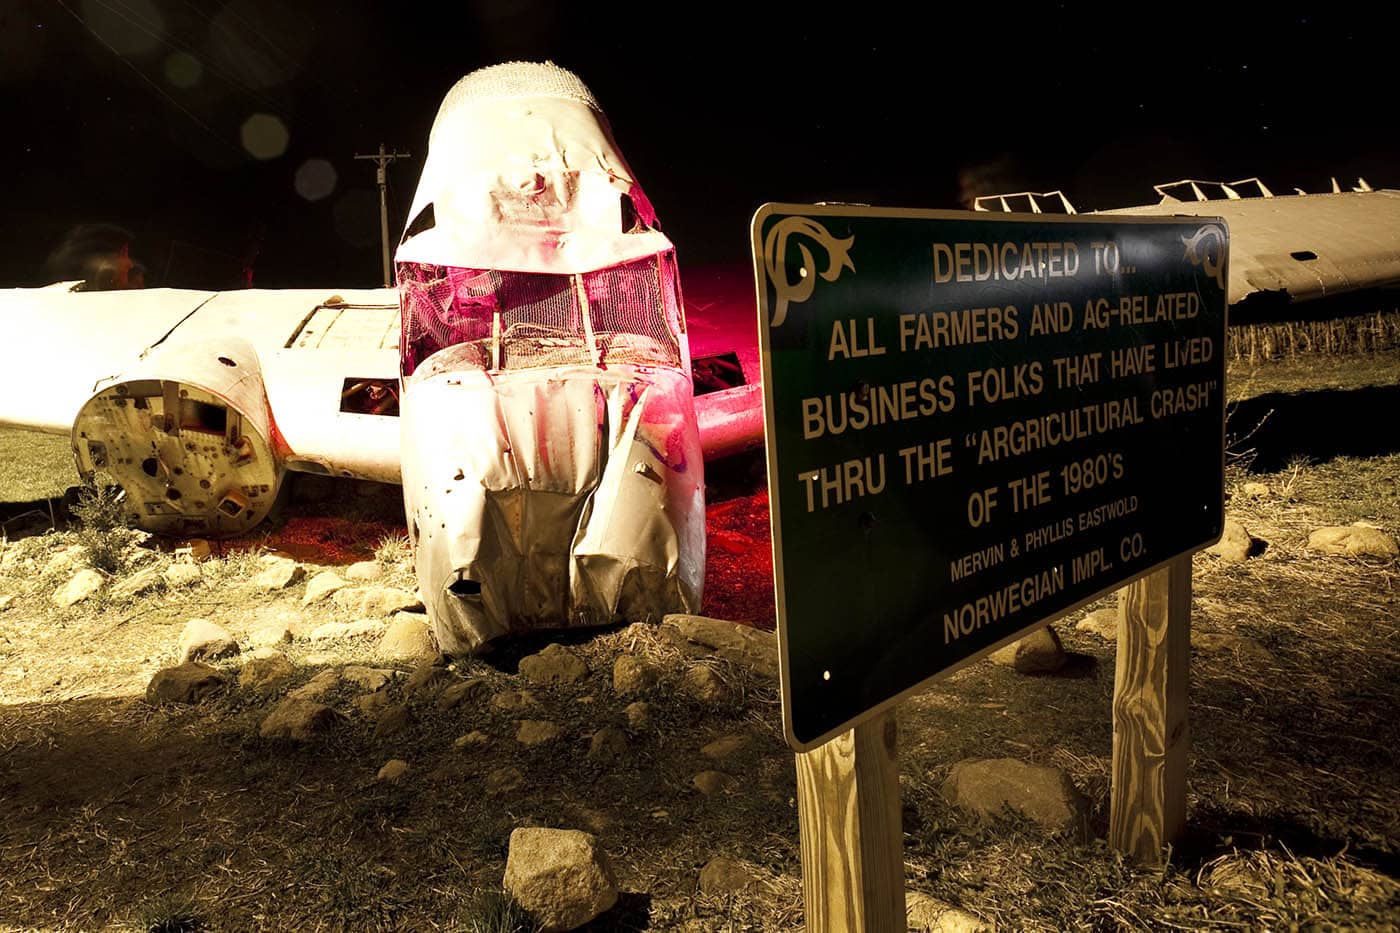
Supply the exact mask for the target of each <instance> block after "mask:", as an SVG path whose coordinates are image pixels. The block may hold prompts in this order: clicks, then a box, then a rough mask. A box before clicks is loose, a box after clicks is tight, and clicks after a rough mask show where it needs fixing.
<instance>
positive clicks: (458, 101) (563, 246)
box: [396, 62, 671, 275]
mask: <svg viewBox="0 0 1400 933" xmlns="http://www.w3.org/2000/svg"><path fill="white" fill-rule="evenodd" d="M408 217H409V220H408V224H407V226H406V228H405V230H404V235H403V238H402V239H401V240H400V242H399V247H398V250H397V252H396V258H397V260H398V262H400V263H405V262H408V263H431V264H437V265H442V266H456V267H462V268H475V269H510V270H514V271H517V272H533V273H551V274H564V275H570V274H575V273H582V272H588V271H591V270H595V269H606V268H612V267H617V266H622V265H625V264H629V263H633V262H636V261H639V260H642V259H644V258H646V257H649V256H655V255H657V254H659V253H663V252H666V251H667V250H669V249H671V242H670V241H669V240H668V239H667V238H666V236H665V235H664V234H663V233H662V232H661V231H660V230H659V229H658V228H657V222H656V212H655V211H654V210H653V209H652V206H651V202H650V201H649V200H648V199H647V197H646V194H645V193H643V191H642V189H641V186H640V185H638V184H637V182H636V181H635V176H634V175H633V173H632V170H631V168H629V167H628V165H627V163H626V161H624V160H623V158H622V153H621V152H620V151H619V150H618V147H617V144H616V142H614V141H613V138H612V132H611V130H610V129H609V128H608V122H607V118H606V117H604V116H603V113H602V110H601V109H599V107H598V102H597V101H596V100H595V99H594V97H593V94H592V93H591V92H590V91H589V90H588V88H587V86H585V85H584V83H583V82H582V81H581V80H580V79H579V78H578V76H577V75H575V74H573V73H572V72H569V71H567V70H565V69H563V68H560V67H558V66H557V65H554V64H552V63H550V62H508V63H505V64H501V65H493V66H491V67H489V68H482V69H479V70H477V71H474V72H472V73H471V74H469V75H467V76H466V77H464V78H462V79H461V80H460V81H458V82H457V83H456V84H455V85H453V87H452V89H451V90H450V91H448V93H447V96H446V98H444V100H443V102H442V106H441V108H439V110H438V114H437V119H436V120H434V122H433V129H432V133H431V134H430V136H429V137H428V154H427V158H426V159H425V160H424V163H423V175H422V177H421V178H420V179H419V182H418V188H417V189H416V190H415V192H414V196H413V204H412V206H411V207H410V208H409V212H408Z"/></svg>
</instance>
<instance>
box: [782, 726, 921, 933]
mask: <svg viewBox="0 0 1400 933" xmlns="http://www.w3.org/2000/svg"><path fill="white" fill-rule="evenodd" d="M898 752H899V749H898V737H897V727H896V726H895V718H894V710H889V711H887V712H885V713H884V714H883V715H881V716H878V717H876V718H874V719H871V720H867V721H866V722H862V723H860V724H859V725H857V726H856V727H855V728H854V729H851V730H849V731H847V732H845V733H844V734H842V735H839V736H837V737H836V738H834V739H832V740H831V741H829V742H827V743H826V744H825V745H819V746H817V747H816V748H814V749H812V750H811V751H810V752H798V753H797V816H798V819H799V820H800V821H801V833H802V900H803V903H804V904H805V906H806V911H807V929H808V930H832V931H836V930H840V931H849V933H874V931H885V930H889V931H896V930H897V931H899V933H904V931H905V930H907V929H908V924H907V923H906V921H905V919H904V829H903V826H902V825H901V820H900V817H901V808H900V805H899V754H898Z"/></svg>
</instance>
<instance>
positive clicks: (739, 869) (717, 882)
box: [700, 855, 758, 897]
mask: <svg viewBox="0 0 1400 933" xmlns="http://www.w3.org/2000/svg"><path fill="white" fill-rule="evenodd" d="M757 883H758V878H757V877H756V876H755V875H754V873H753V871H752V870H750V869H749V867H748V866H746V865H745V864H744V863H743V862H739V861H736V860H735V859H732V858H726V857H725V856H723V855H717V856H715V857H714V858H712V859H710V860H709V861H708V862H706V863H705V867H704V868H702V869H700V893H702V894H708V895H710V896H712V897H713V896H716V895H720V894H734V893H737V892H739V891H742V890H744V889H745V888H747V887H750V886H752V885H754V884H757Z"/></svg>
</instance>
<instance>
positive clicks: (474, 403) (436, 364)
mask: <svg viewBox="0 0 1400 933" xmlns="http://www.w3.org/2000/svg"><path fill="white" fill-rule="evenodd" d="M459 349H460V348H457V347H453V348H448V349H446V350H443V351H440V353H439V354H435V356H437V357H440V359H433V358H430V359H429V360H428V361H425V363H424V364H423V365H422V366H420V368H419V371H418V372H416V373H415V374H414V376H412V377H410V379H409V380H408V384H407V386H406V391H405V392H404V402H403V410H402V430H403V431H404V433H405V436H406V437H409V438H413V440H414V442H413V443H411V444H409V443H405V444H404V447H403V479H404V496H405V504H406V506H407V512H408V521H409V527H410V534H411V536H412V537H413V539H414V544H415V554H416V560H417V563H418V575H419V580H420V583H421V586H422V590H423V594H422V595H423V599H424V602H425V603H426V604H427V607H428V610H429V616H430V618H431V619H432V623H433V629H434V634H435V635H436V637H437V640H438V645H439V647H440V648H441V649H442V650H443V651H444V652H446V653H448V654H461V653H471V652H474V651H476V650H478V649H479V648H480V647H481V646H482V645H483V644H484V643H486V642H488V641H490V640H491V639H493V638H497V637H500V636H502V635H507V634H512V633H520V632H524V631H530V630H534V629H539V628H563V627H570V626H581V625H597V624H604V623H608V622H611V621H614V620H622V619H626V620H629V621H642V620H653V621H659V620H660V618H661V616H663V615H664V614H666V613H668V612H696V611H698V610H699V607H700V600H701V595H702V586H703V582H704V566H705V508H704V479H703V460H702V454H701V450H700V438H699V431H698V428H697V425H696V420H695V411H694V406H693V403H692V399H691V387H690V383H689V380H688V378H687V376H686V374H685V373H683V372H680V371H676V370H670V369H662V368H656V369H653V368H650V367H640V366H612V367H608V368H607V369H595V368H593V367H589V366H575V367H555V368H549V369H538V370H520V371H514V372H504V373H494V374H493V373H487V372H483V371H481V370H479V369H475V368H472V367H470V366H468V367H467V368H463V369H456V368H453V367H452V365H451V357H452V354H453V353H454V352H456V351H458V350H459ZM444 361H445V362H444Z"/></svg>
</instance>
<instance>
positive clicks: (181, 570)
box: [165, 564, 204, 589]
mask: <svg viewBox="0 0 1400 933" xmlns="http://www.w3.org/2000/svg"><path fill="white" fill-rule="evenodd" d="M202 579H204V572H203V571H201V570H200V569H199V565H198V564H171V565H170V566H169V567H166V568H165V585H166V586H168V587H170V588H171V589H177V588H179V587H182V586H194V585H195V584H196V583H198V582H199V581H200V580H202Z"/></svg>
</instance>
